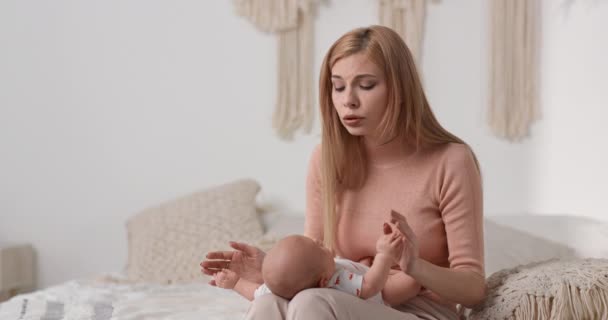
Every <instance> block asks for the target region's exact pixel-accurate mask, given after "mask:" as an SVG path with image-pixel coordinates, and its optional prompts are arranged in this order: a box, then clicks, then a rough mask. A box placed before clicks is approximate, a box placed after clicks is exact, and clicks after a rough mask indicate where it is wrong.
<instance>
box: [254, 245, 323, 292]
mask: <svg viewBox="0 0 608 320" xmlns="http://www.w3.org/2000/svg"><path fill="white" fill-rule="evenodd" d="M334 270H335V263H334V254H333V252H332V251H331V250H330V249H328V248H327V247H325V246H323V243H322V242H320V241H317V240H313V239H311V238H308V237H305V236H301V235H292V236H287V237H285V238H283V239H281V240H279V242H277V244H276V245H275V246H274V247H273V248H272V249H270V251H268V253H267V254H266V257H265V258H264V264H263V265H262V277H263V278H264V283H266V286H267V287H268V289H270V291H272V293H274V294H276V295H278V296H281V297H283V298H286V299H291V298H293V296H294V295H295V294H296V293H298V292H300V291H301V290H304V289H308V288H314V287H325V286H326V284H327V281H328V280H329V278H330V277H331V276H332V274H333V273H334Z"/></svg>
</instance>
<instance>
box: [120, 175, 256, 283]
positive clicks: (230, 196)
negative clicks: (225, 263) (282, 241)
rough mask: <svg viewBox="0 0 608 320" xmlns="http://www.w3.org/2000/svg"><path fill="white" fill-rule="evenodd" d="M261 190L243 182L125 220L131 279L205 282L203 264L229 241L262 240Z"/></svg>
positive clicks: (220, 187)
mask: <svg viewBox="0 0 608 320" xmlns="http://www.w3.org/2000/svg"><path fill="white" fill-rule="evenodd" d="M259 190H260V186H259V185H258V183H257V182H256V181H253V180H239V181H235V182H232V183H229V184H225V185H221V186H217V187H214V188H210V189H207V190H203V191H199V192H196V193H193V194H191V195H188V196H184V197H181V198H178V199H175V200H172V201H169V202H167V203H164V204H161V205H159V206H156V207H153V208H149V209H146V210H144V211H143V212H141V213H139V214H137V215H136V216H134V217H133V218H131V219H130V220H129V221H128V222H127V232H128V242H129V244H128V262H127V276H128V278H129V279H130V280H135V281H151V282H161V283H173V282H191V281H196V280H206V279H205V277H204V276H203V275H202V273H201V271H200V266H199V264H200V262H201V261H203V259H204V257H205V254H206V253H207V252H209V251H212V250H225V249H229V247H228V241H230V240H234V241H243V242H254V241H256V240H258V239H259V238H260V237H261V236H262V225H261V223H260V221H259V219H258V216H257V213H256V208H255V198H256V195H257V193H258V191H259Z"/></svg>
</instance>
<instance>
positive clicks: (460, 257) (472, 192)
mask: <svg viewBox="0 0 608 320" xmlns="http://www.w3.org/2000/svg"><path fill="white" fill-rule="evenodd" d="M473 157H474V156H473V153H472V151H471V150H470V148H469V147H468V146H466V145H462V144H452V145H451V146H450V148H448V150H447V152H446V153H445V154H444V157H442V165H441V166H440V170H439V177H438V183H439V190H438V192H439V194H438V197H439V210H440V212H441V217H442V220H443V222H444V225H445V232H446V237H447V245H448V251H449V256H448V261H449V264H450V268H452V269H467V270H471V271H474V272H476V273H478V274H479V275H481V276H484V247H483V194H482V188H481V175H480V171H479V169H478V168H477V165H476V164H475V160H474V158H473Z"/></svg>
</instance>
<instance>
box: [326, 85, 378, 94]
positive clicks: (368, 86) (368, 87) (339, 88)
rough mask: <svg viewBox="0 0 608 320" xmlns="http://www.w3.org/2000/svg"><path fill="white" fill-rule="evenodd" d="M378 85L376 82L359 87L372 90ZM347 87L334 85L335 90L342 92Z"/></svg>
mask: <svg viewBox="0 0 608 320" xmlns="http://www.w3.org/2000/svg"><path fill="white" fill-rule="evenodd" d="M375 86H376V84H368V85H362V84H360V85H359V88H361V89H363V90H371V89H373V88H374V87H375ZM344 88H345V87H338V86H334V90H335V91H338V92H342V91H344Z"/></svg>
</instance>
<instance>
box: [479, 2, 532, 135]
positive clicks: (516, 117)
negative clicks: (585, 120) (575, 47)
mask: <svg viewBox="0 0 608 320" xmlns="http://www.w3.org/2000/svg"><path fill="white" fill-rule="evenodd" d="M490 10H491V12H490V17H491V33H490V34H491V40H490V43H491V48H490V79H489V80H490V88H489V89H490V93H489V100H490V101H489V111H488V123H489V125H490V128H491V129H492V131H493V133H494V134H495V135H497V136H499V137H502V138H505V139H508V140H511V141H516V140H521V139H523V138H524V137H526V136H527V135H528V134H529V130H530V126H531V124H532V123H533V122H534V121H535V120H537V119H539V118H540V110H539V98H538V81H539V79H538V77H539V74H538V70H539V67H538V65H539V64H538V52H537V47H538V41H539V32H540V31H539V30H540V26H539V21H538V20H539V18H538V17H539V15H540V2H539V0H492V2H491V5H490Z"/></svg>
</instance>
